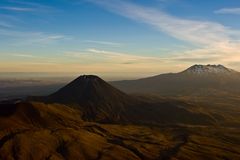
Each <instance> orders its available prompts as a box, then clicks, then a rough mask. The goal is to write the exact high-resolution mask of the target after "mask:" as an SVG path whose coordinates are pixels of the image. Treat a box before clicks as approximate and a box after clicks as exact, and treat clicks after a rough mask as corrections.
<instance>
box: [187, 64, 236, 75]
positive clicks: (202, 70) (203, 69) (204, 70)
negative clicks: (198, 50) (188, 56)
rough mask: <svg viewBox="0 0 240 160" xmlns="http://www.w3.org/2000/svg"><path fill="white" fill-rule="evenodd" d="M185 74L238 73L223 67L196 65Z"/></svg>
mask: <svg viewBox="0 0 240 160" xmlns="http://www.w3.org/2000/svg"><path fill="white" fill-rule="evenodd" d="M183 73H188V74H198V75H201V74H231V73H236V71H234V70H232V69H229V68H226V67H224V66H223V65H210V64H208V65H194V66H191V67H190V68H188V69H187V70H185V71H183Z"/></svg>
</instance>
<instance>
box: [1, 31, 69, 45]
mask: <svg viewBox="0 0 240 160" xmlns="http://www.w3.org/2000/svg"><path fill="white" fill-rule="evenodd" d="M0 35H1V36H4V37H5V38H7V39H9V40H11V41H12V42H13V43H12V44H13V45H32V44H49V43H52V42H56V41H61V40H68V39H69V38H70V37H68V36H66V35H62V34H51V33H44V32H27V31H17V30H13V29H0Z"/></svg>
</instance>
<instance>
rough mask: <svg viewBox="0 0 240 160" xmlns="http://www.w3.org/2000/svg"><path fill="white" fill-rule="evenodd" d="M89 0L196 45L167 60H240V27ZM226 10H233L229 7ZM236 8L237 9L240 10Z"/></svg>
mask: <svg viewBox="0 0 240 160" xmlns="http://www.w3.org/2000/svg"><path fill="white" fill-rule="evenodd" d="M89 1H90V2H92V3H94V4H96V5H99V6H101V7H103V8H105V9H107V10H109V11H111V12H113V13H116V14H118V15H121V16H124V17H127V18H130V19H132V20H135V21H137V22H141V23H145V24H147V25H150V26H152V27H154V28H155V29H157V30H159V31H161V32H164V33H167V34H168V35H170V36H172V37H174V38H176V39H179V40H183V41H186V42H189V43H192V44H194V45H196V48H195V49H190V48H189V50H186V51H184V52H182V51H181V52H180V51H179V52H178V51H175V52H174V53H173V54H172V55H169V56H168V57H166V58H165V59H164V61H165V62H166V63H167V62H170V63H171V62H175V63H185V65H186V64H187V63H215V62H218V63H223V64H230V63H231V62H233V61H239V60H240V47H239V46H240V30H234V29H232V28H230V27H227V26H224V25H222V24H220V23H217V22H212V21H202V20H190V19H185V18H180V17H176V16H172V15H170V14H168V13H166V12H163V11H162V10H157V9H155V8H151V7H144V6H141V5H138V4H134V3H130V2H129V1H125V0H121V1H120V0H101V1H97V0H89ZM223 11H224V10H223ZM223 11H222V12H223ZM225 11H228V12H230V10H229V9H228V10H227V9H225ZM234 11H235V12H237V11H238V9H235V10H234ZM232 12H233V11H232Z"/></svg>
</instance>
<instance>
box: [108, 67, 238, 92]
mask: <svg viewBox="0 0 240 160" xmlns="http://www.w3.org/2000/svg"><path fill="white" fill-rule="evenodd" d="M239 81H240V73H239V72H236V71H234V70H232V69H228V68H226V67H224V66H222V65H194V66H192V67H190V68H188V69H187V70H185V71H183V72H180V73H169V74H161V75H158V76H154V77H149V78H144V79H139V80H130V81H116V82H111V84H112V85H113V86H115V87H116V88H119V89H121V90H123V91H125V92H128V93H156V94H161V95H191V94H212V93H213V92H231V93H239V92H240V84H239Z"/></svg>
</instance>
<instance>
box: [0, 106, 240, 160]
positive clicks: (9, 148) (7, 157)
mask: <svg viewBox="0 0 240 160" xmlns="http://www.w3.org/2000/svg"><path fill="white" fill-rule="evenodd" d="M0 113H1V114H0V159H4V160H13V159H19V160H28V159H33V160H43V159H47V160H64V159H67V160H72V159H82V160H90V159H99V160H105V159H109V160H111V159H114V160H115V159H117V160H145V159H146V160H159V159H163V160H165V159H166V160H167V159H179V160H192V159H202V160H203V159H216V160H218V159H219V160H221V159H239V158H240V152H239V151H240V150H239V149H240V137H239V135H240V132H239V129H238V128H227V127H217V126H215V127H213V126H203V125H202V126H196V125H183V126H182V125H181V126H180V125H169V126H167V125H165V126H162V127H161V126H152V125H140V126H138V125H130V124H129V125H118V124H114V125H111V124H99V123H95V122H86V121H83V120H82V119H81V118H80V112H79V109H74V108H71V107H68V106H65V105H60V104H44V103H36V102H15V103H11V102H10V103H9V102H8V103H4V104H0Z"/></svg>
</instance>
